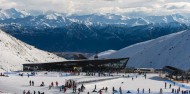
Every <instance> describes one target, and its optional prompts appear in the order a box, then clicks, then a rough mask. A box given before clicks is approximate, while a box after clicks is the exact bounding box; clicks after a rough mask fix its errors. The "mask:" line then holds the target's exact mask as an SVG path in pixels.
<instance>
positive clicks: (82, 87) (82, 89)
mask: <svg viewBox="0 0 190 94" xmlns="http://www.w3.org/2000/svg"><path fill="white" fill-rule="evenodd" d="M84 89H85V87H84V85H83V84H82V86H81V92H83V91H84Z"/></svg>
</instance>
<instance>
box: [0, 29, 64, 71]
mask: <svg viewBox="0 0 190 94" xmlns="http://www.w3.org/2000/svg"><path fill="white" fill-rule="evenodd" d="M63 60H65V59H63V58H60V57H58V56H56V55H54V54H51V53H49V52H45V51H42V50H39V49H36V48H35V47H33V46H30V45H28V44H26V43H24V42H21V41H20V40H17V39H16V38H14V37H12V36H10V35H8V34H6V33H5V32H3V31H1V30H0V71H2V70H6V71H7V70H10V71H16V70H21V69H22V66H21V64H23V63H32V62H35V63H38V62H50V61H63Z"/></svg>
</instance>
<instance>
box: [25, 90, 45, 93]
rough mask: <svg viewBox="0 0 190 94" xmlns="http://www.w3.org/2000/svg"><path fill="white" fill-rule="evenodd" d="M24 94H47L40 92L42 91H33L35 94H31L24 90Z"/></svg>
mask: <svg viewBox="0 0 190 94" xmlns="http://www.w3.org/2000/svg"><path fill="white" fill-rule="evenodd" d="M23 94H45V93H44V92H40V91H38V92H36V91H33V93H32V92H30V90H28V91H27V92H26V91H25V90H24V91H23Z"/></svg>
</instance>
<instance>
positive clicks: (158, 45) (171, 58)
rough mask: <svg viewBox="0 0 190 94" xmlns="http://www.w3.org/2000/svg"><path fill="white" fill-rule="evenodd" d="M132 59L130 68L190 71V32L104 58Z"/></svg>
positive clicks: (162, 38) (147, 42)
mask: <svg viewBox="0 0 190 94" xmlns="http://www.w3.org/2000/svg"><path fill="white" fill-rule="evenodd" d="M122 57H130V60H129V62H128V65H127V66H129V67H146V68H147V67H153V68H163V67H164V66H167V65H169V66H174V67H177V68H181V69H185V70H189V69H190V31H182V32H179V33H174V34H170V35H167V36H164V37H160V38H157V39H153V40H150V41H146V42H142V43H138V44H135V45H132V46H129V47H126V48H123V49H121V50H119V51H117V52H115V53H112V54H110V55H107V56H104V57H102V58H122Z"/></svg>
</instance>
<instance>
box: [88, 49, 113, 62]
mask: <svg viewBox="0 0 190 94" xmlns="http://www.w3.org/2000/svg"><path fill="white" fill-rule="evenodd" d="M114 52H116V50H107V51H104V52H101V53H98V57H100V58H101V57H104V56H107V55H110V54H112V53H114ZM94 56H95V55H93V56H91V57H89V59H90V60H92V59H94Z"/></svg>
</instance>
